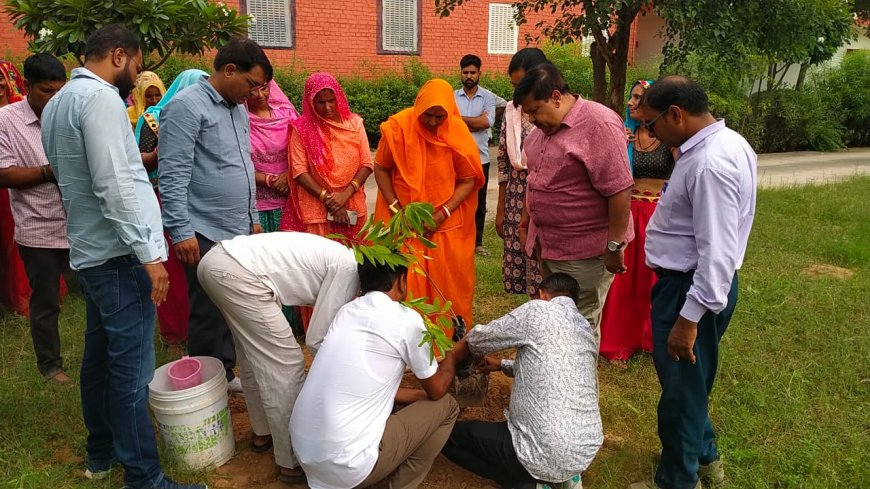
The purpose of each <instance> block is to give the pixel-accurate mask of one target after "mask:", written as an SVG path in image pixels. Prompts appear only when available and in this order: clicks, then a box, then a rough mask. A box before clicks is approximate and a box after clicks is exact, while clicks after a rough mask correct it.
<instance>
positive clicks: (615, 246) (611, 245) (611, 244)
mask: <svg viewBox="0 0 870 489" xmlns="http://www.w3.org/2000/svg"><path fill="white" fill-rule="evenodd" d="M625 245H626V243H625V241H623V242H622V243H617V242H616V241H608V242H607V251H610V252H614V251H619V250H621V249H623V248H625Z"/></svg>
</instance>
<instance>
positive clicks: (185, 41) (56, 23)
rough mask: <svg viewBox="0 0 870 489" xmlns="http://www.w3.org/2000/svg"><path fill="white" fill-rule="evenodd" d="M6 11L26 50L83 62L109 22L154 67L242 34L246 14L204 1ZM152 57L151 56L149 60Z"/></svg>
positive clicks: (29, 4) (69, 4) (51, 1)
mask: <svg viewBox="0 0 870 489" xmlns="http://www.w3.org/2000/svg"><path fill="white" fill-rule="evenodd" d="M5 10H6V13H7V14H8V15H9V16H10V18H11V19H12V21H13V23H14V25H15V27H16V28H17V29H20V30H23V31H24V34H25V35H26V36H27V37H28V38H29V39H30V49H31V51H34V52H47V53H52V54H54V55H56V56H63V55H66V54H68V53H69V54H72V55H73V56H75V57H76V58H77V59H78V61H79V63H83V62H84V52H85V43H86V42H87V39H88V36H90V34H91V33H93V32H94V31H96V30H97V29H99V28H101V27H103V26H106V25H109V24H121V25H125V26H127V27H129V28H130V29H131V30H133V31H134V32H136V33H137V34H138V35H139V37H140V39H141V40H142V46H143V49H144V52H145V54H146V60H145V69H155V68H157V67H159V66H160V65H161V64H163V62H164V61H166V59H167V58H168V57H169V56H171V55H172V54H173V53H176V52H177V53H182V54H191V55H201V54H203V53H204V52H205V51H206V50H209V49H214V48H218V47H220V46H221V45H223V44H225V43H226V42H228V41H229V40H231V39H232V38H233V37H236V36H240V35H245V34H246V33H247V31H248V24H249V22H252V21H254V19H253V18H252V17H250V16H246V15H240V14H239V13H238V11H237V10H235V9H231V8H227V7H226V5H224V4H223V3H221V2H218V3H212V2H210V1H208V0H127V1H115V0H7V2H6V7H5ZM152 55H153V56H152Z"/></svg>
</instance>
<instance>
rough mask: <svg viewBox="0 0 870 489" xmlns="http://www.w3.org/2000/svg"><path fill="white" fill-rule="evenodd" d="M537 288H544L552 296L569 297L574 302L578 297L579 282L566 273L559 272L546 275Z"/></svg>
mask: <svg viewBox="0 0 870 489" xmlns="http://www.w3.org/2000/svg"><path fill="white" fill-rule="evenodd" d="M539 289H541V290H546V291H547V293H548V294H550V295H551V296H553V297H560V296H564V297H569V298H570V299H571V300H573V301H574V302H577V300H578V299H579V298H580V284H578V283H577V281H576V280H574V277H572V276H570V275H568V274H567V273H561V272H559V273H554V274H551V275H549V276H547V278H545V279H544V281H543V282H541V286H540V287H539Z"/></svg>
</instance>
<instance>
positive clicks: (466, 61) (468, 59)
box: [459, 54, 480, 70]
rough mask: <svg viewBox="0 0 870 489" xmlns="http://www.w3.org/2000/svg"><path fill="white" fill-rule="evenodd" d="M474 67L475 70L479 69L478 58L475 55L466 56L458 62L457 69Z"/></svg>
mask: <svg viewBox="0 0 870 489" xmlns="http://www.w3.org/2000/svg"><path fill="white" fill-rule="evenodd" d="M469 65H474V66H476V67H477V69H478V70H479V69H480V57H479V56H477V55H475V54H466V55H465V56H463V57H462V59H460V60H459V67H460V68H465V67H466V66H469Z"/></svg>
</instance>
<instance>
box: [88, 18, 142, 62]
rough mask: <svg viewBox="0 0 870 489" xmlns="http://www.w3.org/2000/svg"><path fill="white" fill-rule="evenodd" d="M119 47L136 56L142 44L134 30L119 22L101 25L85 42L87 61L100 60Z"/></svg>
mask: <svg viewBox="0 0 870 489" xmlns="http://www.w3.org/2000/svg"><path fill="white" fill-rule="evenodd" d="M118 48H121V49H123V50H124V51H125V52H126V53H127V54H129V55H130V56H134V55H136V53H138V52H139V51H141V50H142V44H141V43H140V42H139V38H138V37H137V36H136V34H134V33H133V31H131V30H130V29H127V28H126V27H123V26H121V25H119V24H109V25H107V26H105V27H101V28H100V29H98V30H97V31H96V32H94V33H93V34H91V35H90V37H88V42H87V44H85V61H91V60H93V61H99V60H101V59H103V58H105V57H106V56H108V55H109V53H111V52H112V51H114V50H116V49H118Z"/></svg>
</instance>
